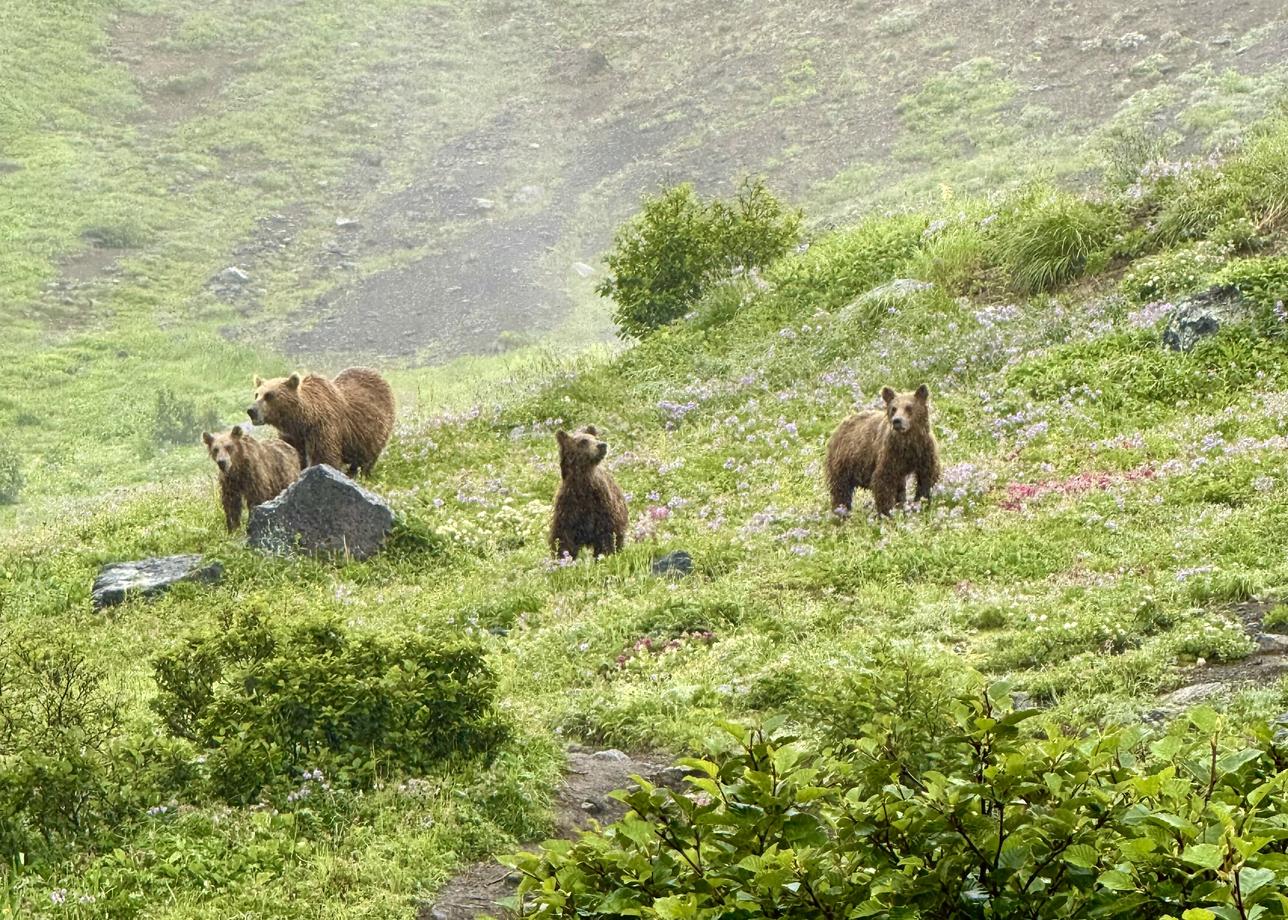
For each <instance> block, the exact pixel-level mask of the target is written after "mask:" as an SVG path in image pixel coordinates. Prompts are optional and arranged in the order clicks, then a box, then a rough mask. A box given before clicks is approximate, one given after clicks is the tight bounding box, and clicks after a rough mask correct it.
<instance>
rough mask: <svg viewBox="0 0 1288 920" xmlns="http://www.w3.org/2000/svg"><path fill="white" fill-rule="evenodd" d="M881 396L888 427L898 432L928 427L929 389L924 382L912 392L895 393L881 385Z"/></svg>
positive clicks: (923, 429)
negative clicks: (888, 422)
mask: <svg viewBox="0 0 1288 920" xmlns="http://www.w3.org/2000/svg"><path fill="white" fill-rule="evenodd" d="M881 398H882V399H883V400H885V413H886V418H888V419H889V420H890V427H891V428H893V429H894V430H895V431H897V432H899V433H900V434H907V433H908V432H909V431H925V430H926V429H928V428H929V427H930V390H928V389H927V388H926V385H925V384H924V383H923V384H922V385H921V386H919V387H917V389H916V391H915V392H912V393H896V392H895V391H894V390H892V389H891V388H890V387H882V388H881Z"/></svg>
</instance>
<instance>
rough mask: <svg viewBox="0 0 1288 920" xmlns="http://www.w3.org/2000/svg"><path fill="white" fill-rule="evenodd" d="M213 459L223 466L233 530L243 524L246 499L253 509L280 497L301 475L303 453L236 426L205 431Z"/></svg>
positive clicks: (223, 495) (223, 491)
mask: <svg viewBox="0 0 1288 920" xmlns="http://www.w3.org/2000/svg"><path fill="white" fill-rule="evenodd" d="M201 440H203V441H205V442H206V450H207V451H208V452H209V454H210V459H211V460H214V461H215V466H217V467H219V498H220V501H221V502H222V503H223V506H224V522H225V523H226V524H227V525H228V529H229V531H233V530H236V529H237V528H238V527H240V526H241V514H242V502H245V503H246V510H247V511H248V512H249V511H251V510H253V509H254V508H255V506H256V505H262V504H263V503H264V502H266V501H270V500H271V499H274V498H276V497H277V496H278V495H280V494H281V493H282V490H283V489H285V488H286V487H287V486H289V485H290V484H291V483H293V482H294V481H295V477H296V476H298V475H299V474H300V455H299V453H298V452H297V451H296V450H295V448H294V447H292V446H291V445H290V444H287V443H286V442H285V441H282V440H280V439H278V438H271V439H269V440H266V441H259V440H256V439H255V438H254V437H252V436H251V435H250V434H248V433H246V432H244V431H242V427H241V426H240V425H234V426H233V428H232V430H231V431H229V432H228V433H227V434H211V433H210V432H209V431H207V432H203V433H202V435H201Z"/></svg>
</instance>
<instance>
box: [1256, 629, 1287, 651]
mask: <svg viewBox="0 0 1288 920" xmlns="http://www.w3.org/2000/svg"><path fill="white" fill-rule="evenodd" d="M1252 639H1253V641H1254V642H1256V643H1257V651H1258V652H1260V653H1261V654H1263V655H1265V654H1271V655H1274V654H1284V653H1286V652H1288V636H1280V635H1277V634H1275V633H1257V634H1256V635H1254V636H1253V637H1252Z"/></svg>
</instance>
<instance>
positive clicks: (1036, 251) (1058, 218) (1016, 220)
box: [997, 189, 1117, 292]
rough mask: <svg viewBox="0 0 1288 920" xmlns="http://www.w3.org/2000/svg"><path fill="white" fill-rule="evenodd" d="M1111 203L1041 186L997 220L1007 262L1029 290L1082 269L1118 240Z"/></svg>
mask: <svg viewBox="0 0 1288 920" xmlns="http://www.w3.org/2000/svg"><path fill="white" fill-rule="evenodd" d="M1116 223H1117V222H1116V220H1115V219H1114V217H1113V215H1112V214H1111V213H1110V212H1109V211H1108V209H1106V208H1104V207H1102V206H1098V205H1095V204H1092V203H1091V202H1088V201H1085V200H1083V199H1081V198H1078V197H1075V196H1073V195H1070V194H1067V193H1065V192H1058V191H1054V190H1051V189H1037V190H1035V191H1032V192H1029V193H1028V194H1026V195H1025V196H1023V197H1022V198H1021V199H1020V200H1019V201H1017V202H1016V203H1015V204H1014V205H1013V206H1012V207H1011V208H1010V209H1008V211H1007V212H1006V213H1005V214H1003V215H1002V216H1001V217H1000V218H999V220H998V231H997V232H998V243H999V246H1000V251H1001V256H1002V262H1003V264H1004V266H1005V267H1006V269H1007V272H1008V274H1009V275H1010V278H1011V281H1012V283H1014V284H1015V286H1016V287H1017V288H1019V289H1020V290H1022V291H1025V292H1036V291H1045V290H1049V289H1050V288H1053V287H1055V286H1057V285H1059V284H1062V283H1064V282H1066V281H1069V280H1071V279H1073V278H1076V277H1077V276H1079V275H1081V274H1082V273H1083V272H1084V271H1086V270H1087V269H1088V267H1089V266H1090V265H1091V263H1092V261H1093V259H1094V258H1095V257H1096V256H1100V255H1103V253H1104V251H1105V249H1106V248H1107V247H1108V246H1109V244H1110V242H1111V241H1112V240H1113V236H1114V232H1115V230H1116Z"/></svg>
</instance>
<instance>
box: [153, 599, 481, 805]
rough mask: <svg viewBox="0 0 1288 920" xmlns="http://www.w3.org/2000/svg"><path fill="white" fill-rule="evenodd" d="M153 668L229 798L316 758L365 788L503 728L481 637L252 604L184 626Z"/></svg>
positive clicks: (180, 726) (170, 711)
mask: <svg viewBox="0 0 1288 920" xmlns="http://www.w3.org/2000/svg"><path fill="white" fill-rule="evenodd" d="M155 672H156V681H157V687H158V690H159V691H160V692H159V696H158V698H157V699H156V700H155V701H154V703H153V706H154V708H155V710H156V711H157V713H158V714H159V715H160V716H161V718H162V719H163V720H164V722H165V724H166V726H167V727H168V728H169V730H170V731H171V732H172V733H173V734H174V735H176V736H178V737H180V738H186V739H189V740H191V741H192V742H194V743H195V744H197V745H198V746H200V747H202V748H205V749H207V751H208V759H207V765H208V767H209V771H210V776H211V781H212V786H213V790H214V792H215V794H217V795H219V796H220V797H222V798H224V799H227V800H229V801H233V802H248V801H253V800H254V799H255V798H256V797H257V796H259V795H260V794H261V792H262V791H263V790H264V788H265V787H266V786H269V785H271V784H272V783H274V782H275V781H277V780H282V779H287V778H290V777H298V776H299V775H300V774H301V773H302V772H307V771H311V770H317V769H325V771H326V775H327V776H328V777H331V778H332V779H333V781H338V782H340V783H343V784H344V785H347V786H358V787H365V786H368V785H370V784H371V783H373V782H374V781H375V780H376V779H378V778H380V777H383V776H388V775H391V774H396V773H400V772H411V773H414V772H420V771H424V770H425V769H426V768H428V767H429V766H430V765H431V764H433V763H435V762H437V761H440V760H442V759H444V758H447V757H449V756H452V755H454V754H465V755H468V754H472V753H477V752H482V751H486V750H488V749H490V748H492V747H493V746H494V745H495V744H496V743H498V742H499V741H500V740H501V739H502V738H503V737H504V734H505V731H504V728H503V726H502V725H501V723H500V722H499V721H498V719H497V717H496V715H495V714H494V712H493V697H494V693H495V689H496V683H495V678H494V676H493V675H492V673H491V671H490V670H489V668H488V666H487V664H486V662H485V661H484V657H483V652H482V650H481V649H480V648H479V647H477V646H474V645H466V644H459V645H445V644H442V643H439V642H436V641H434V640H431V639H428V638H424V637H408V638H401V639H384V638H377V637H374V636H355V635H351V634H349V633H348V632H346V631H345V630H344V629H343V628H341V627H340V626H338V625H337V624H335V623H332V622H329V621H326V620H317V621H312V622H304V623H300V624H297V625H292V626H289V627H277V628H274V627H271V626H269V625H266V624H264V623H263V622H261V621H260V620H259V619H258V618H256V617H255V616H253V615H249V614H247V615H243V616H241V617H239V618H236V619H232V618H226V619H225V622H224V623H223V628H222V629H221V630H220V631H219V632H218V633H217V634H215V635H201V636H192V637H189V638H188V639H187V640H185V641H184V643H183V644H182V645H181V646H180V647H179V648H177V649H175V650H174V651H172V652H170V653H169V654H166V655H163V656H161V657H160V658H159V659H158V660H157V661H156V663H155Z"/></svg>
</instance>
